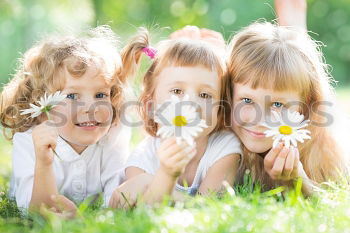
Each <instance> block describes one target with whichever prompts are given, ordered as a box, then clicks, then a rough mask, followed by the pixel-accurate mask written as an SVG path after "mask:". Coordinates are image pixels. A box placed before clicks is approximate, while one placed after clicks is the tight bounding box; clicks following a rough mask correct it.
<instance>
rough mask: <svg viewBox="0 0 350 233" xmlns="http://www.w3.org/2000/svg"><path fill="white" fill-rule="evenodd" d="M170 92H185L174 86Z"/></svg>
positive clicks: (179, 93)
mask: <svg viewBox="0 0 350 233" xmlns="http://www.w3.org/2000/svg"><path fill="white" fill-rule="evenodd" d="M170 92H172V93H174V94H175V95H181V94H183V91H182V90H181V89H179V88H174V89H172V90H171V91H170Z"/></svg>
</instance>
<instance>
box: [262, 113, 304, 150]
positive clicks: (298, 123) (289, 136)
mask: <svg viewBox="0 0 350 233" xmlns="http://www.w3.org/2000/svg"><path fill="white" fill-rule="evenodd" d="M272 115H273V117H274V118H276V119H277V121H278V122H277V124H278V126H277V127H270V126H268V125H267V124H266V123H262V124H261V125H262V126H264V127H266V128H267V129H268V130H266V131H265V132H264V133H265V136H266V137H272V139H273V140H274V141H273V145H272V146H273V147H275V146H276V145H277V144H278V142H279V141H281V140H282V141H283V142H284V145H285V146H286V147H289V146H290V144H292V145H293V146H297V142H300V143H303V142H304V140H306V139H311V136H310V135H309V134H311V132H310V131H309V130H307V129H304V128H305V127H306V126H307V125H308V124H309V122H310V121H309V120H305V117H304V115H302V114H300V113H299V112H290V111H288V110H287V111H282V112H281V113H277V112H275V111H272ZM284 120H285V121H286V122H289V123H292V125H288V124H286V122H284ZM287 120H288V121H287ZM282 126H283V127H282Z"/></svg>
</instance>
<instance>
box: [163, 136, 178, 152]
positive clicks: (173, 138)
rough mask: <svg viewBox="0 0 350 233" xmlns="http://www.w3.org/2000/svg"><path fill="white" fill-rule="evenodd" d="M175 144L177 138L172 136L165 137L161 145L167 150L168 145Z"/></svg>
mask: <svg viewBox="0 0 350 233" xmlns="http://www.w3.org/2000/svg"><path fill="white" fill-rule="evenodd" d="M174 144H176V138H175V137H171V138H167V139H165V140H164V141H163V142H162V143H161V145H160V147H161V148H162V149H163V150H165V149H167V148H168V147H170V146H172V145H174Z"/></svg>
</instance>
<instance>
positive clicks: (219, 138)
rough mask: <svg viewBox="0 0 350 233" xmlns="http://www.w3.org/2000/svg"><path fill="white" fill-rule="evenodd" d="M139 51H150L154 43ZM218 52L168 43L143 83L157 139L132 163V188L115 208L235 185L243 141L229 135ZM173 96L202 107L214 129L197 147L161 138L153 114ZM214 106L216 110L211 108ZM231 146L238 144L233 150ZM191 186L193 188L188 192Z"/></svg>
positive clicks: (148, 124) (148, 121)
mask: <svg viewBox="0 0 350 233" xmlns="http://www.w3.org/2000/svg"><path fill="white" fill-rule="evenodd" d="M138 47H140V48H144V47H148V41H144V44H143V45H139V46H138ZM221 55H222V54H220V53H217V52H216V51H215V49H214V48H212V47H211V46H210V44H207V43H205V42H200V41H192V40H169V41H163V42H162V43H161V46H160V47H159V49H158V53H157V55H156V58H155V59H154V61H153V63H152V65H151V67H150V68H149V69H148V71H147V72H146V75H145V77H144V79H143V92H142V94H141V98H140V102H141V107H142V108H141V115H142V118H143V120H144V124H145V128H146V130H147V132H148V133H149V134H150V136H151V137H149V138H147V139H145V140H144V141H143V142H141V143H140V145H139V146H138V147H137V148H136V150H135V151H134V152H133V153H132V155H131V156H130V159H129V160H128V162H127V164H126V170H125V171H126V179H127V181H126V183H125V184H123V185H122V186H120V187H119V188H118V189H117V190H116V191H115V192H114V194H113V197H112V198H111V201H110V207H114V208H115V207H118V206H121V205H124V204H125V203H124V197H122V196H121V193H122V192H123V193H124V194H126V196H127V197H128V198H130V199H131V200H128V203H129V204H130V203H132V204H133V202H134V201H135V200H134V199H135V197H136V196H137V194H139V193H143V194H144V196H143V198H144V201H145V202H146V203H150V204H152V203H155V202H159V201H161V200H162V199H163V197H164V196H165V195H171V194H172V193H173V191H174V190H175V191H174V193H173V195H174V197H175V199H177V198H182V195H181V193H188V194H191V195H195V194H197V193H199V194H208V193H209V192H210V191H214V192H218V191H220V190H221V189H222V188H223V185H222V183H223V181H227V182H228V183H230V184H232V183H233V181H234V177H235V174H236V169H237V167H238V164H239V160H240V154H241V148H240V143H239V141H238V139H237V137H236V136H235V135H234V134H233V133H232V132H228V131H223V130H222V129H223V127H224V125H223V122H224V120H223V114H222V110H223V109H222V106H219V104H218V103H221V100H222V97H223V91H222V89H223V83H224V82H225V80H224V77H223V74H224V71H225V67H224V64H223V60H222V57H221ZM171 95H176V96H178V97H179V98H183V97H184V96H185V95H188V96H189V101H191V102H193V103H196V104H197V105H198V106H200V110H201V118H202V119H204V120H205V121H206V122H207V124H209V127H208V128H206V129H205V130H204V131H203V132H202V133H201V134H200V135H199V136H198V137H197V138H196V139H195V142H196V146H195V147H189V146H188V145H187V144H185V143H183V144H181V145H178V144H177V143H176V140H175V138H174V137H172V138H168V139H165V140H162V139H160V138H158V137H156V133H157V131H158V129H159V128H160V127H161V126H160V125H158V123H155V121H154V119H153V118H152V116H151V113H150V112H149V111H148V110H149V109H150V108H152V106H158V105H160V104H162V103H164V101H165V100H167V99H169V98H170V96H171ZM208 106H214V107H213V108H210V107H208ZM231 145H234V146H233V147H231ZM186 185H188V187H186Z"/></svg>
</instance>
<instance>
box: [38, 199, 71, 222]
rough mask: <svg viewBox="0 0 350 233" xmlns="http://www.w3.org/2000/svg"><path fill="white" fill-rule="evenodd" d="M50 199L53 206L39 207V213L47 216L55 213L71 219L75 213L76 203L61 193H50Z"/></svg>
mask: <svg viewBox="0 0 350 233" xmlns="http://www.w3.org/2000/svg"><path fill="white" fill-rule="evenodd" d="M51 201H52V203H53V207H51V208H47V207H46V206H45V205H42V206H41V207H40V214H41V215H43V216H45V217H48V216H50V215H55V216H57V217H60V218H63V219H73V218H75V217H76V214H77V207H76V205H75V204H74V203H73V202H72V201H71V200H69V199H68V198H66V197H65V196H63V195H52V196H51Z"/></svg>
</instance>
